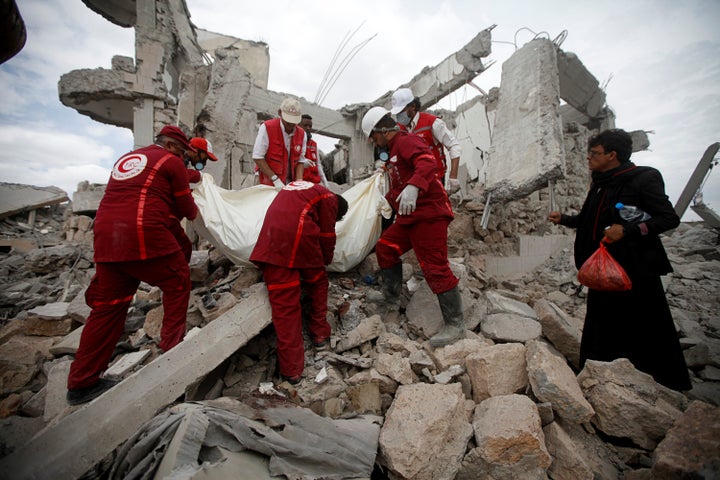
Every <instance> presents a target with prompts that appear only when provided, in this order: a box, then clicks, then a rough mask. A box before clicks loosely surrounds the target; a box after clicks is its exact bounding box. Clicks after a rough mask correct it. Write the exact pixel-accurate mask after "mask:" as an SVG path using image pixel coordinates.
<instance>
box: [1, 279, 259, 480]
mask: <svg viewBox="0 0 720 480" xmlns="http://www.w3.org/2000/svg"><path fill="white" fill-rule="evenodd" d="M248 293H249V296H247V297H246V298H245V299H243V300H242V301H240V302H239V303H238V304H237V305H236V306H235V307H233V308H232V309H231V310H228V311H227V312H225V313H224V314H223V315H221V316H220V317H218V318H216V319H215V320H213V321H212V322H210V323H209V324H208V325H207V326H206V327H204V328H203V329H202V330H200V332H198V333H197V334H196V335H194V336H193V337H191V338H188V339H186V340H185V341H183V342H182V343H180V344H179V345H178V346H176V347H175V348H173V349H172V350H170V351H169V352H167V353H165V354H164V355H162V356H161V357H158V358H157V359H155V360H154V361H153V362H152V363H150V364H148V365H146V366H145V367H144V368H142V369H141V370H140V371H138V372H137V373H135V374H133V375H131V376H130V377H128V378H126V379H125V380H123V381H122V383H120V384H119V385H118V386H116V387H114V388H112V389H111V390H109V391H108V392H106V393H105V394H103V395H101V396H100V397H98V398H97V399H95V400H93V401H92V402H90V403H88V404H86V405H83V406H81V407H80V408H79V409H77V410H75V411H74V412H72V413H71V414H69V415H67V416H65V417H63V418H61V419H60V420H59V421H58V422H57V423H54V424H52V425H50V426H49V427H47V428H46V429H44V430H43V431H41V432H40V433H38V434H37V435H36V436H35V437H33V438H32V439H31V440H30V441H29V442H28V443H26V444H25V445H23V446H22V447H20V448H18V449H17V450H15V451H14V452H13V453H12V454H10V455H8V456H7V457H4V458H2V459H0V472H12V477H13V479H15V480H24V479H40V478H47V475H48V472H52V476H53V477H54V478H80V477H81V476H82V475H83V474H84V473H85V472H87V471H88V470H89V469H90V468H92V467H93V465H96V464H97V463H98V462H100V461H101V460H102V459H103V458H105V456H106V455H108V454H109V453H110V452H112V451H113V450H114V449H115V448H117V447H118V446H119V445H121V444H122V443H123V442H124V441H125V440H127V439H128V438H130V437H131V436H132V435H133V434H135V433H136V432H137V431H138V429H140V427H141V426H142V425H143V424H144V423H145V422H146V421H148V420H150V419H151V418H153V416H155V414H156V413H157V412H159V411H161V410H163V409H164V408H165V407H167V406H168V405H170V404H171V403H173V402H174V401H176V400H177V399H178V398H179V397H180V396H182V395H183V393H184V392H185V388H186V386H187V385H190V384H192V383H194V382H196V381H198V380H200V379H201V378H203V377H204V376H205V375H207V374H208V373H209V372H211V371H212V370H213V369H215V368H216V367H217V366H218V365H220V364H221V363H222V362H223V361H225V360H226V359H227V358H228V357H229V356H230V355H232V354H233V353H235V352H236V351H237V350H238V349H239V348H240V347H242V346H243V345H245V344H246V343H247V342H248V341H249V340H250V339H252V338H253V337H255V336H256V335H257V334H258V333H260V331H262V330H263V329H264V328H265V327H267V326H268V325H270V318H271V312H270V302H269V300H268V297H267V290H266V289H265V286H264V285H263V284H256V285H254V286H253V287H251V288H250V289H249V292H248Z"/></svg>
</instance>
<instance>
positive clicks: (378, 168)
mask: <svg viewBox="0 0 720 480" xmlns="http://www.w3.org/2000/svg"><path fill="white" fill-rule="evenodd" d="M386 167H387V166H386V165H385V162H383V161H382V160H376V161H375V171H374V172H373V174H376V173H385V171H386V170H387V168H386Z"/></svg>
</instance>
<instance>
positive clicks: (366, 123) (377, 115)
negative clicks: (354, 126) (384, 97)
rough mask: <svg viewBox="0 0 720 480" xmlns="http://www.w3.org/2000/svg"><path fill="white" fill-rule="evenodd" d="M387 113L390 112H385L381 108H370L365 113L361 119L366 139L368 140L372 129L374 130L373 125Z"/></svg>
mask: <svg viewBox="0 0 720 480" xmlns="http://www.w3.org/2000/svg"><path fill="white" fill-rule="evenodd" d="M388 113H390V112H388V111H387V110H385V109H384V108H383V107H372V108H371V109H370V110H368V111H367V113H366V114H365V115H364V116H363V119H362V131H363V133H364V134H365V136H366V137H368V138H370V134H371V133H372V131H373V128H375V125H377V123H378V122H379V121H380V119H381V118H383V117H384V116H385V115H387V114H388Z"/></svg>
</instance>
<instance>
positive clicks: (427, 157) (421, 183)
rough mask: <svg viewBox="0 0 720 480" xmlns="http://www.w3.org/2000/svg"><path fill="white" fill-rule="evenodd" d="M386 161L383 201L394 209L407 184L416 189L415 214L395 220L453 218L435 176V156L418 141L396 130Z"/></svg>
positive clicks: (410, 221) (401, 221)
mask: <svg viewBox="0 0 720 480" xmlns="http://www.w3.org/2000/svg"><path fill="white" fill-rule="evenodd" d="M388 148H389V149H390V159H389V160H388V162H387V169H388V170H387V171H388V178H389V179H390V191H389V192H388V193H387V195H385V198H386V199H387V201H388V202H390V205H392V207H393V208H394V209H395V211H397V210H398V207H399V203H398V202H397V201H396V198H397V197H399V196H400V193H401V192H402V191H403V189H404V188H405V187H406V186H407V185H408V184H412V185H415V186H416V187H418V188H419V189H420V192H419V193H418V199H417V204H416V207H415V211H414V212H413V213H412V214H410V215H397V216H396V217H395V221H396V222H397V223H398V224H400V225H409V224H412V223H415V222H417V221H421V220H427V219H430V218H433V219H434V218H442V217H445V218H448V219H450V220H452V219H453V218H454V215H453V211H452V206H451V205H450V199H449V198H448V196H447V193H446V192H445V188H444V187H443V185H442V183H440V180H438V177H437V175H436V164H435V157H433V155H432V152H431V151H430V148H429V147H428V146H427V145H426V144H425V142H424V141H423V139H422V138H420V137H418V136H417V135H411V134H409V133H407V132H404V131H399V132H398V133H397V134H395V136H394V137H393V138H391V139H390V142H389V143H388Z"/></svg>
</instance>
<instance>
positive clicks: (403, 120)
mask: <svg viewBox="0 0 720 480" xmlns="http://www.w3.org/2000/svg"><path fill="white" fill-rule="evenodd" d="M395 121H396V122H397V123H399V124H401V125H406V126H407V125H409V124H410V116H409V115H408V114H407V113H406V112H400V113H398V114H397V115H396V116H395Z"/></svg>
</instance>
